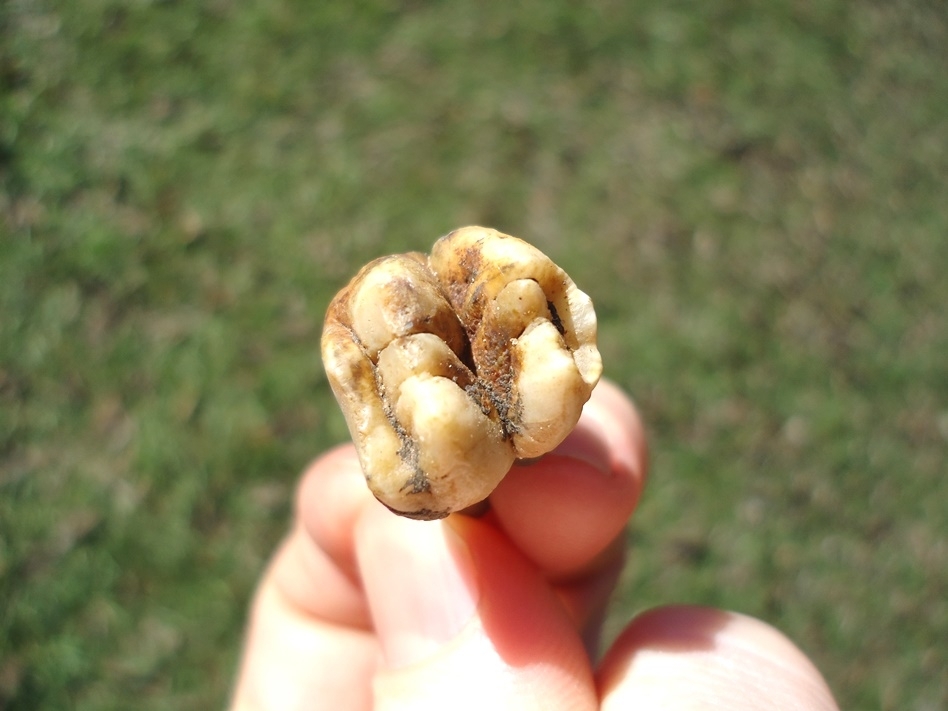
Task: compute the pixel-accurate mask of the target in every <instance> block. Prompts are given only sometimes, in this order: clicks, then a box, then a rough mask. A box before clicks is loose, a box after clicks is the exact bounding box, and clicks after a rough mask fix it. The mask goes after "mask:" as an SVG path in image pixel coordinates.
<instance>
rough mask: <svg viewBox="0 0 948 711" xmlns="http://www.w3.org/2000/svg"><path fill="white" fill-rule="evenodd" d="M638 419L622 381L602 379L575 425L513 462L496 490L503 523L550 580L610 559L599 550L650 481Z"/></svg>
mask: <svg viewBox="0 0 948 711" xmlns="http://www.w3.org/2000/svg"><path fill="white" fill-rule="evenodd" d="M647 461H648V452H647V447H646V442H645V434H644V430H643V427H642V423H641V420H640V419H639V417H638V414H637V413H636V411H635V409H634V408H633V406H632V404H631V402H629V400H628V398H627V397H626V396H625V395H624V394H623V393H622V391H621V390H619V388H618V387H616V386H615V385H613V384H612V383H610V382H608V381H602V382H600V383H599V385H598V386H597V387H596V389H595V390H594V391H593V395H592V398H591V399H590V400H589V402H588V403H586V406H585V407H584V408H583V415H582V417H581V419H580V421H579V425H578V426H577V427H576V429H575V430H574V431H573V432H572V433H571V434H570V435H569V437H567V439H566V441H565V442H563V444H562V445H560V446H559V447H558V448H557V449H556V450H554V451H553V452H552V453H551V454H549V455H547V456H546V457H544V458H542V459H541V460H540V461H538V462H536V463H535V464H532V465H530V466H515V467H514V468H513V469H511V471H510V472H509V473H508V474H507V476H506V477H505V478H504V480H503V481H502V482H501V484H500V486H499V487H498V488H497V490H496V491H495V492H494V493H493V494H492V495H491V505H492V509H493V511H494V513H495V515H496V519H497V521H498V523H499V525H500V526H501V527H502V528H503V530H504V532H505V533H506V534H507V535H508V536H509V537H510V539H511V540H512V541H513V542H514V543H516V544H517V546H518V547H519V548H520V550H521V551H523V553H524V554H526V555H527V557H529V558H530V559H531V560H533V561H534V562H535V563H536V564H537V565H538V566H539V567H540V568H541V569H542V570H544V571H546V573H547V574H548V575H549V577H551V578H553V579H569V578H574V577H578V576H581V575H583V574H584V573H587V572H588V571H589V569H590V566H592V567H593V568H596V567H598V565H599V564H601V565H611V564H612V563H614V560H613V559H611V558H610V559H608V560H599V558H598V557H599V556H600V554H601V553H602V552H603V551H605V550H607V549H608V547H609V545H610V544H611V543H612V541H613V540H615V539H616V537H617V536H619V535H620V534H621V532H622V531H623V529H624V528H625V525H626V523H627V522H628V519H629V516H630V515H631V513H632V510H633V509H634V508H635V505H636V503H637V502H638V499H639V495H640V493H641V491H642V487H643V485H644V482H645V473H646V468H647Z"/></svg>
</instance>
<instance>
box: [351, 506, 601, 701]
mask: <svg viewBox="0 0 948 711" xmlns="http://www.w3.org/2000/svg"><path fill="white" fill-rule="evenodd" d="M356 550H357V557H358V562H359V568H360V573H361V575H362V581H363V585H364V589H365V593H366V598H367V600H368V603H369V608H370V610H371V614H372V620H373V624H374V626H375V630H376V633H377V635H378V638H379V644H380V647H381V650H382V656H383V659H382V664H381V668H380V670H379V672H378V673H377V674H376V677H375V679H374V687H373V694H374V699H375V703H374V708H375V709H385V710H389V709H412V711H425V709H438V710H439V711H440V710H441V709H445V708H452V709H485V708H490V709H492V711H500V710H502V709H518V710H519V709H533V708H536V709H550V710H551V711H556V709H571V710H572V709H579V710H582V709H595V708H596V707H597V703H596V696H595V691H594V682H593V679H592V672H591V669H590V664H589V661H588V658H587V657H586V655H585V652H584V651H583V646H582V642H581V640H580V638H579V636H578V634H577V632H576V631H575V629H574V628H573V627H572V625H571V623H570V621H569V619H568V617H567V616H566V613H565V611H564V609H563V607H562V605H561V604H560V603H559V601H558V600H557V599H556V597H555V596H554V594H553V592H552V591H551V589H550V587H549V586H548V585H547V583H546V582H545V581H544V580H543V579H542V578H541V576H540V575H539V574H538V573H537V572H536V570H535V568H534V567H533V565H532V564H531V563H529V562H528V561H527V560H526V559H525V558H524V557H523V556H522V555H521V554H520V553H519V552H518V551H517V550H516V549H515V548H514V547H513V546H511V544H510V543H509V541H508V540H507V539H506V538H505V537H503V536H502V535H501V534H500V533H499V532H498V531H497V530H496V529H495V528H493V527H492V526H490V525H489V524H488V523H486V522H484V521H481V520H475V519H471V518H466V517H460V516H452V517H451V518H450V519H448V520H446V521H440V522H436V523H431V522H420V521H411V520H407V519H402V518H399V517H396V516H393V515H391V513H389V512H388V511H385V510H384V509H383V508H382V507H376V506H371V507H368V508H367V509H366V510H365V512H364V515H363V516H362V518H361V519H360V521H359V524H358V527H357V530H356Z"/></svg>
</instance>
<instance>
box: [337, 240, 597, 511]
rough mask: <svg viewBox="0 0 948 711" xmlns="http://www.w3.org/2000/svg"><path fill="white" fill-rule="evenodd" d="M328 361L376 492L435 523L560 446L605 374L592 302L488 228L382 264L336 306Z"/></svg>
mask: <svg viewBox="0 0 948 711" xmlns="http://www.w3.org/2000/svg"><path fill="white" fill-rule="evenodd" d="M322 354H323V362H324V365H325V367H326V373H327V376H328V378H329V383H330V385H331V387H332V389H333V393H334V394H335V396H336V399H337V400H338V401H339V404H340V407H341V408H342V412H343V415H344V416H345V418H346V423H347V425H348V426H349V431H350V433H351V435H352V439H353V441H354V443H355V445H356V449H357V451H358V453H359V459H360V462H361V464H362V469H363V471H364V473H365V477H366V481H367V482H368V485H369V488H370V489H371V490H372V493H373V494H374V495H375V496H376V497H377V498H378V499H379V500H380V501H381V502H382V503H383V504H385V505H386V506H388V507H389V508H390V509H391V510H392V511H394V512H396V513H399V514H401V515H404V516H409V517H411V518H419V519H435V518H442V517H444V516H447V515H448V514H449V513H451V512H453V511H458V510H460V509H463V508H466V507H468V506H470V505H472V504H475V503H478V502H479V501H482V500H483V499H485V498H486V497H487V496H488V495H489V494H490V492H491V491H493V489H494V488H495V487H496V486H497V484H498V483H499V482H500V480H501V479H502V478H503V476H504V475H505V474H506V473H507V470H508V469H509V468H510V466H511V464H512V463H513V462H514V460H515V459H518V458H529V457H537V456H540V455H542V454H545V453H546V452H549V451H550V450H551V449H553V448H554V447H556V445H558V444H559V443H560V442H562V441H563V439H564V438H565V437H566V435H567V434H569V432H570V431H571V430H572V429H573V427H574V426H575V425H576V422H577V421H578V419H579V415H580V412H581V411H582V407H583V404H584V403H585V402H586V401H587V400H588V399H589V395H590V393H591V392H592V389H593V387H594V386H595V385H596V383H597V382H598V380H599V377H600V375H601V373H602V360H601V358H600V355H599V351H598V349H597V348H596V315H595V312H594V310H593V307H592V302H591V300H590V299H589V297H588V296H587V295H586V294H584V293H583V292H581V291H580V290H579V289H577V288H576V285H575V284H574V283H573V282H572V280H571V279H570V278H569V277H568V276H567V275H566V273H565V272H564V271H563V270H562V269H560V268H559V267H557V266H556V265H555V264H554V263H553V262H552V261H551V260H550V259H549V258H548V257H547V256H546V255H544V254H543V253H542V252H540V251H539V250H538V249H536V248H535V247H533V246H531V245H529V244H527V243H526V242H524V241H522V240H519V239H517V238H516V237H511V236H509V235H504V234H501V233H500V232H497V231H496V230H491V229H487V228H482V227H465V228H462V229H459V230H455V231H454V232H451V233H450V234H448V235H446V236H444V237H442V238H441V239H439V240H438V241H437V242H436V243H435V245H434V247H433V248H432V252H431V256H430V257H427V258H426V257H425V256H424V255H422V254H419V253H409V254H401V255H393V256H390V257H383V258H381V259H377V260H375V261H373V262H371V263H369V264H368V265H366V266H365V267H363V268H362V269H361V270H360V271H359V273H358V274H357V275H356V276H355V277H354V278H353V279H352V281H351V282H350V283H349V284H348V285H347V286H346V287H345V288H344V289H343V290H342V291H340V292H339V293H338V294H337V295H336V297H335V298H334V299H333V301H332V303H330V305H329V309H328V311H327V314H326V323H325V326H324V328H323V337H322Z"/></svg>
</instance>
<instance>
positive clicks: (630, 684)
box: [598, 607, 837, 711]
mask: <svg viewBox="0 0 948 711" xmlns="http://www.w3.org/2000/svg"><path fill="white" fill-rule="evenodd" d="M598 684H599V690H600V693H601V696H602V707H601V708H602V709H603V711H619V710H620V709H621V710H625V709H632V708H635V709H670V710H673V709H703V708H708V709H712V708H727V709H734V710H735V711H739V710H740V709H800V711H804V710H808V711H832V710H834V709H837V706H836V703H835V701H834V700H833V696H832V694H831V692H830V690H829V688H828V687H827V686H826V683H825V682H824V681H823V678H822V677H821V676H820V673H819V672H818V671H817V670H816V668H815V667H814V666H813V665H812V663H811V662H810V661H809V660H808V659H807V658H806V657H805V656H804V655H803V653H802V652H801V651H800V650H799V649H797V647H796V646H794V645H793V643H792V642H790V641H789V640H788V639H787V638H786V637H784V636H783V635H782V634H781V633H780V632H778V631H777V630H775V629H774V628H772V627H770V626H768V625H766V624H764V623H763V622H760V621H758V620H755V619H752V618H750V617H745V616H743V615H738V614H736V613H729V612H723V611H720V610H713V609H709V608H699V607H665V608H658V609H656V610H652V611H650V612H647V613H645V614H643V615H641V616H639V617H638V618H636V619H635V620H634V621H633V622H632V623H631V624H630V625H629V626H628V627H627V628H626V629H625V631H624V632H623V633H622V634H621V635H620V636H619V639H618V640H616V643H615V644H614V645H613V647H612V649H610V650H609V652H608V654H607V655H606V657H605V658H604V659H603V662H602V664H601V666H600V669H599V672H598Z"/></svg>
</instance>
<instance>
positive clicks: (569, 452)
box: [553, 421, 612, 474]
mask: <svg viewBox="0 0 948 711" xmlns="http://www.w3.org/2000/svg"><path fill="white" fill-rule="evenodd" d="M553 454H555V455H557V456H560V457H569V458H570V459H578V460H579V461H581V462H585V463H586V464H589V465H591V466H592V467H594V468H595V469H598V470H599V471H600V472H602V473H603V474H611V473H612V455H611V453H610V452H609V446H608V444H607V442H606V440H605V439H604V438H603V436H602V435H601V434H600V433H599V432H596V431H594V430H593V428H592V427H589V425H588V423H587V422H586V421H580V424H579V425H578V426H577V427H576V429H574V430H573V431H572V432H570V433H569V436H568V437H567V438H566V439H564V440H563V442H562V443H561V444H560V445H559V446H558V447H557V448H556V449H554V450H553Z"/></svg>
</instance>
